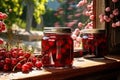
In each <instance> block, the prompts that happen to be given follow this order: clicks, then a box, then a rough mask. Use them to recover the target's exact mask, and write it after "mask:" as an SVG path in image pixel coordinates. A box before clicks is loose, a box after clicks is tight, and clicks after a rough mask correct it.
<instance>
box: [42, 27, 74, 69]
mask: <svg viewBox="0 0 120 80" xmlns="http://www.w3.org/2000/svg"><path fill="white" fill-rule="evenodd" d="M72 62H73V40H72V38H71V29H70V28H69V27H45V28H44V37H43V38H42V63H43V67H56V68H57V67H71V66H72Z"/></svg>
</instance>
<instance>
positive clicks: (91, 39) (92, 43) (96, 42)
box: [82, 29, 108, 57]
mask: <svg viewBox="0 0 120 80" xmlns="http://www.w3.org/2000/svg"><path fill="white" fill-rule="evenodd" d="M82 44H83V50H84V51H85V52H87V53H88V54H90V55H93V56H94V57H104V56H105V55H106V54H107V52H108V48H107V41H106V34H105V30H102V29H85V30H82Z"/></svg>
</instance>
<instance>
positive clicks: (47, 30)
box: [44, 27, 71, 33]
mask: <svg viewBox="0 0 120 80" xmlns="http://www.w3.org/2000/svg"><path fill="white" fill-rule="evenodd" d="M44 32H45V33H71V28H70V27H44Z"/></svg>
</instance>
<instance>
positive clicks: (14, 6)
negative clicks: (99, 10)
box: [0, 0, 93, 47]
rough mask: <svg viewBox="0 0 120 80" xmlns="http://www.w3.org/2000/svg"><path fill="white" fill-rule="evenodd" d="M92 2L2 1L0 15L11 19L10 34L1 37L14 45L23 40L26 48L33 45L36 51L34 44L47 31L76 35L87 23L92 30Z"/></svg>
mask: <svg viewBox="0 0 120 80" xmlns="http://www.w3.org/2000/svg"><path fill="white" fill-rule="evenodd" d="M91 1H92V0H0V3H1V5H0V12H3V13H6V14H7V15H8V18H7V19H6V20H5V21H4V22H5V24H6V27H7V30H6V32H3V33H0V37H3V38H7V39H8V40H9V41H12V42H15V41H20V40H22V41H24V42H25V43H26V44H27V43H28V42H30V43H29V44H32V42H34V44H32V46H34V47H35V46H37V45H38V43H35V42H37V41H40V40H41V38H42V35H43V33H42V32H43V28H44V27H71V28H72V30H73V31H74V30H75V29H76V28H79V29H82V28H83V27H85V26H84V25H87V23H89V24H90V25H91V26H92V21H91V20H90V19H89V17H90V16H89V15H87V10H88V8H89V10H88V11H89V14H90V15H92V14H93V11H91V10H90V8H92V6H93V3H91ZM80 2H83V4H81V3H80ZM86 3H87V4H86ZM81 6H82V7H81ZM85 15H86V16H85ZM79 23H84V24H79ZM81 26H82V27H81ZM38 47H40V45H38Z"/></svg>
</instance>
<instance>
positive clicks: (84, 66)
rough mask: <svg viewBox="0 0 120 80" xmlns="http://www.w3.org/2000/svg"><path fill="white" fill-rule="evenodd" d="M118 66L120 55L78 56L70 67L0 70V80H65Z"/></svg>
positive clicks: (119, 64) (119, 66)
mask: <svg viewBox="0 0 120 80" xmlns="http://www.w3.org/2000/svg"><path fill="white" fill-rule="evenodd" d="M119 68H120V56H106V59H98V60H96V59H95V60H89V59H85V58H83V57H80V58H75V60H74V62H73V67H72V68H67V69H42V70H33V71H31V72H29V73H27V74H23V73H22V72H15V73H5V74H4V73H3V72H0V80H9V79H10V80H66V79H68V78H71V77H76V76H82V75H86V74H92V73H95V72H99V71H104V70H112V69H119ZM1 74H3V75H1Z"/></svg>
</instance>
